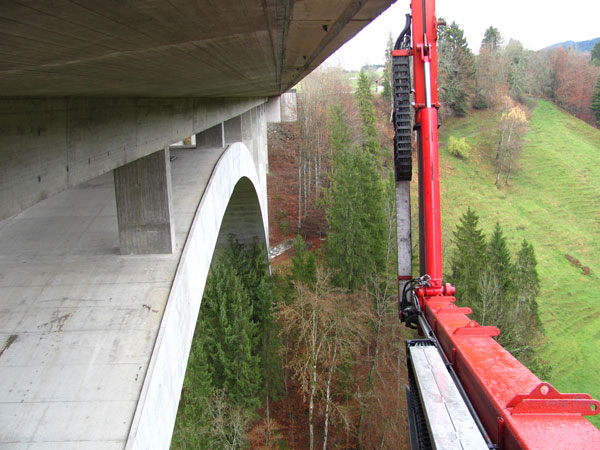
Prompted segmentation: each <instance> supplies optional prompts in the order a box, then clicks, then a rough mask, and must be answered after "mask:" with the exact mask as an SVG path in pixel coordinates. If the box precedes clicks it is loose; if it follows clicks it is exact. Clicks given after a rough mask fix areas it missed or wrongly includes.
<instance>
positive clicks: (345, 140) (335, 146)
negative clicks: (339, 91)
mask: <svg viewBox="0 0 600 450" xmlns="http://www.w3.org/2000/svg"><path fill="white" fill-rule="evenodd" d="M328 125H329V141H330V148H331V152H332V154H333V155H337V154H338V153H340V152H341V151H342V150H344V149H346V148H348V147H349V146H350V127H349V126H348V124H347V123H346V119H345V117H344V111H343V110H342V107H341V106H340V105H339V104H336V105H333V106H332V107H331V108H330V109H329V116H328Z"/></svg>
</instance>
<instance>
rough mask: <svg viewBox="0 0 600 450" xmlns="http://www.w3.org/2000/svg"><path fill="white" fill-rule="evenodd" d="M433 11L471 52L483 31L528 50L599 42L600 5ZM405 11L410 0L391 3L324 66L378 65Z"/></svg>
mask: <svg viewBox="0 0 600 450" xmlns="http://www.w3.org/2000/svg"><path fill="white" fill-rule="evenodd" d="M436 10H437V12H436V15H437V16H438V17H443V18H444V19H446V21H447V22H448V24H450V23H451V22H452V21H455V22H456V23H457V24H458V25H459V26H460V27H461V28H462V29H463V30H464V32H465V35H466V37H467V41H468V42H469V47H470V48H471V50H473V51H474V52H477V51H478V50H479V46H480V44H481V40H482V39H483V33H484V32H485V30H486V28H488V27H489V26H494V27H496V28H498V29H499V30H500V34H501V35H502V37H503V38H504V41H505V43H507V42H508V39H509V38H513V39H517V40H519V41H521V42H522V43H523V45H524V46H525V48H527V49H530V50H539V49H542V48H544V47H547V46H549V45H552V44H555V43H557V42H562V41H568V40H571V41H585V40H588V39H594V38H597V37H600V0H562V1H558V0H437V1H436ZM408 12H410V0H397V1H396V3H394V4H393V5H392V6H390V7H389V8H388V9H387V10H386V11H384V12H383V14H381V15H380V16H379V17H378V18H377V19H375V20H374V21H373V22H372V23H371V24H369V25H368V26H367V27H366V28H364V29H363V30H362V31H361V32H360V33H359V34H358V35H356V36H355V37H354V38H353V39H352V40H351V41H349V42H347V43H346V44H345V45H344V46H343V47H342V48H341V49H339V50H338V51H337V52H336V53H335V54H334V55H332V56H331V57H330V59H329V61H330V62H331V63H333V64H336V65H337V64H339V65H341V66H342V67H344V68H347V69H360V67H361V66H362V65H363V64H366V63H369V64H376V63H382V62H383V58H384V54H385V44H386V41H387V37H388V35H389V33H390V32H391V33H392V35H393V36H394V39H395V38H396V37H397V36H398V34H399V33H400V31H402V28H403V27H404V15H405V14H406V13H408Z"/></svg>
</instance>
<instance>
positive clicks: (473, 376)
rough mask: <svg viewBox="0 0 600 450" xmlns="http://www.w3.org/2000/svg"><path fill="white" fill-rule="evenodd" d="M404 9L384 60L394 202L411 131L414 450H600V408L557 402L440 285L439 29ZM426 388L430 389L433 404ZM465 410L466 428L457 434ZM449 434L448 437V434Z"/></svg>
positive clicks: (422, 7)
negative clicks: (416, 239)
mask: <svg viewBox="0 0 600 450" xmlns="http://www.w3.org/2000/svg"><path fill="white" fill-rule="evenodd" d="M411 9H412V15H411V16H408V17H407V26H406V27H405V29H404V31H403V32H402V34H401V35H400V37H399V38H398V41H397V42H396V46H395V49H394V50H393V51H392V57H393V64H394V116H395V117H394V124H395V127H396V137H395V139H394V155H395V166H396V182H397V189H396V193H397V197H398V196H400V195H410V194H407V192H409V190H408V189H406V188H402V189H400V188H399V187H398V186H401V185H402V183H408V182H410V179H411V172H412V170H411V167H410V164H411V161H410V159H411V158H410V145H408V143H410V141H411V134H412V130H413V129H414V130H415V131H416V133H417V142H418V162H419V216H420V220H419V222H420V226H419V229H420V231H419V234H420V266H421V275H422V277H421V278H420V279H418V280H412V281H409V279H410V276H409V275H410V274H409V273H407V271H406V269H405V268H404V269H403V270H402V271H400V269H399V276H398V281H399V288H400V305H401V319H402V320H403V321H404V322H406V324H407V326H410V327H413V328H417V327H418V328H419V329H420V331H421V333H422V334H423V335H424V336H425V339H423V340H414V341H408V342H407V357H408V366H409V372H410V373H409V376H410V379H411V383H412V384H411V386H410V387H408V388H407V393H408V398H409V409H410V410H412V412H410V417H411V420H410V422H411V442H412V444H413V448H480V447H477V445H480V444H479V443H477V444H465V442H471V441H469V439H471V438H472V436H471V435H470V434H469V433H471V432H472V431H473V428H474V427H478V428H479V431H480V432H481V436H482V437H483V439H484V441H485V445H486V446H487V448H498V449H507V450H509V449H543V450H548V449H573V450H575V449H577V450H581V449H590V450H591V449H600V430H598V429H597V428H596V427H594V426H593V425H592V424H591V423H590V422H589V421H588V420H587V419H586V418H585V417H583V416H584V415H595V414H598V413H600V402H598V401H596V400H594V399H592V398H591V397H590V396H589V395H587V394H561V393H560V392H558V391H557V390H556V389H554V388H553V387H552V386H551V385H550V384H548V383H544V382H542V381H541V380H540V379H539V378H538V377H537V376H535V375H534V374H533V373H532V372H531V371H530V370H529V369H527V368H526V367H525V366H523V365H522V364H521V363H520V362H519V361H518V360H517V359H516V358H514V357H513V356H512V355H511V354H510V353H509V352H508V351H506V350H505V349H504V348H503V347H502V346H501V345H499V344H498V343H497V342H496V341H495V340H494V339H493V337H494V336H498V335H499V334H500V330H499V329H498V328H496V327H492V326H481V325H479V324H478V323H477V322H475V321H473V320H471V319H470V318H469V317H468V315H469V314H470V313H471V310H470V309H469V308H459V307H457V306H456V304H455V301H456V298H455V297H454V294H455V289H454V287H453V286H451V285H450V284H448V283H446V284H444V282H443V274H442V234H441V211H440V183H439V160H438V124H439V122H438V108H439V100H438V82H437V35H438V27H439V26H440V22H438V20H437V19H436V16H435V0H412V1H411ZM410 22H412V30H411V29H410V27H409V23H410ZM411 35H412V40H411ZM410 57H412V63H413V74H414V90H413V94H414V102H413V103H412V106H413V107H414V128H413V127H412V126H411V123H410V118H409V116H408V115H407V111H408V113H410V76H409V70H408V64H409V63H408V61H409V58H410ZM407 152H408V153H407ZM397 204H398V205H400V204H404V205H406V204H407V202H406V198H397ZM408 204H410V202H408ZM400 228H401V227H400V223H399V230H400ZM405 230H406V227H405ZM400 234H401V232H400V231H399V248H400V241H402V240H406V239H405V238H407V239H408V240H409V241H410V224H409V227H408V230H406V231H405V236H401V235H400ZM404 247H406V246H404ZM409 248H410V246H409ZM408 252H409V253H408V256H410V250H409V251H408ZM399 256H401V255H399ZM404 256H405V257H406V255H404ZM424 348H425V349H426V350H427V351H425V350H423V349H424ZM432 348H435V349H437V351H438V353H439V358H440V361H441V363H442V364H443V366H444V368H443V370H447V371H448V374H449V375H448V376H447V375H445V374H443V373H441V372H443V370H442V369H440V368H439V366H440V364H439V363H438V362H436V361H437V359H436V358H437V356H435V354H436V352H435V351H433V350H432ZM429 372H431V373H429ZM454 382H455V384H456V385H457V386H456V389H457V391H456V392H458V393H459V394H460V396H462V400H463V401H464V405H465V407H466V409H465V408H463V407H462V406H460V405H459V407H457V409H456V410H453V409H452V405H451V404H453V403H454V402H455V396H456V394H455V393H454V391H453V390H452V389H450V388H448V385H449V384H451V383H454ZM428 383H429V384H428ZM431 386H433V388H434V390H435V395H433V396H432V395H431V392H430V391H431ZM417 394H418V395H417ZM440 402H443V403H445V404H446V408H445V409H444V412H440V410H439V409H436V408H437V403H440ZM448 405H450V406H448ZM466 410H468V411H469V412H470V414H471V416H472V419H473V423H472V424H471V422H465V425H462V426H461V425H457V423H458V422H460V421H462V420H463V419H462V414H463V413H464V411H466ZM436 411H437V412H436ZM461 411H462V412H461ZM446 414H448V415H449V420H450V422H448V421H447V418H445V417H446ZM418 415H421V416H422V417H421V418H419V417H417V416H418ZM459 416H460V417H459ZM444 421H446V422H444ZM444 423H446V425H443V424H444ZM448 423H449V424H448ZM440 424H442V425H440ZM425 425H426V426H425ZM448 428H452V430H451V432H448ZM473 442H474V441H473ZM478 442H479V441H478Z"/></svg>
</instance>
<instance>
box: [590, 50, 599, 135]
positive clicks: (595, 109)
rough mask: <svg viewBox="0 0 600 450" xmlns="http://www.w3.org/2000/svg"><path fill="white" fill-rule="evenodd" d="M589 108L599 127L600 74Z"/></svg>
mask: <svg viewBox="0 0 600 450" xmlns="http://www.w3.org/2000/svg"><path fill="white" fill-rule="evenodd" d="M596 47H598V44H596ZM594 48H595V47H594ZM590 109H591V110H592V112H593V113H594V116H595V117H596V125H597V126H599V127H600V76H599V77H598V81H597V82H596V89H595V90H594V96H593V97H592V104H591V105H590Z"/></svg>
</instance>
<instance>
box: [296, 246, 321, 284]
mask: <svg viewBox="0 0 600 450" xmlns="http://www.w3.org/2000/svg"><path fill="white" fill-rule="evenodd" d="M293 250H294V256H292V270H291V276H292V279H293V280H294V281H301V282H302V283H306V284H309V285H312V284H314V283H315V281H316V280H317V266H316V261H315V255H314V254H313V253H312V252H309V251H308V250H307V249H306V242H304V239H302V236H300V235H298V236H296V238H295V239H294V246H293Z"/></svg>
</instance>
